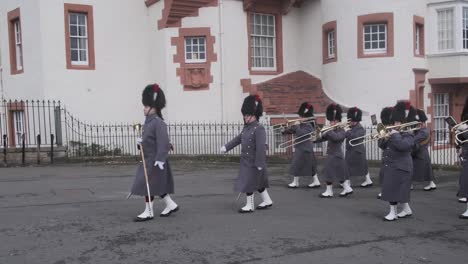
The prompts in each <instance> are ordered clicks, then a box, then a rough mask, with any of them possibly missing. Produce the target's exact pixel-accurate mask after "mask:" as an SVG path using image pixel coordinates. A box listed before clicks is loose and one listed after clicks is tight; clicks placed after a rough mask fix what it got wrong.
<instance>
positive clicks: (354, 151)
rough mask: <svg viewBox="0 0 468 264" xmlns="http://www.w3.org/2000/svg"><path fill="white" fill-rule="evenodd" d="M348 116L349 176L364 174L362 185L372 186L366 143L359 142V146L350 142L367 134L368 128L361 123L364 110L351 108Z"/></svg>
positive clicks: (346, 158)
mask: <svg viewBox="0 0 468 264" xmlns="http://www.w3.org/2000/svg"><path fill="white" fill-rule="evenodd" d="M347 118H348V120H350V129H349V130H348V131H346V154H345V160H346V165H347V166H348V169H349V176H350V177H359V176H361V177H362V176H364V177H365V181H364V182H363V183H362V184H361V187H363V188H365V187H368V186H372V180H371V179H370V176H369V168H368V165H367V158H366V146H365V145H364V144H359V145H357V146H352V145H351V144H350V141H351V140H353V139H355V138H359V137H363V136H365V135H366V130H365V129H364V128H363V127H362V125H361V123H360V122H361V120H362V110H361V109H359V108H357V107H352V108H349V109H348V113H347ZM360 142H362V140H358V141H357V142H356V143H360ZM347 181H348V185H351V182H350V180H347Z"/></svg>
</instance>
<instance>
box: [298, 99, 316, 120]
mask: <svg viewBox="0 0 468 264" xmlns="http://www.w3.org/2000/svg"><path fill="white" fill-rule="evenodd" d="M297 114H298V115H299V116H300V117H312V116H314V107H313V106H312V105H311V104H309V103H308V102H304V103H302V104H301V106H300V107H299V110H298V111H297Z"/></svg>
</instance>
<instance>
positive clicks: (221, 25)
mask: <svg viewBox="0 0 468 264" xmlns="http://www.w3.org/2000/svg"><path fill="white" fill-rule="evenodd" d="M223 2H224V1H223V0H218V23H219V25H218V31H219V37H218V38H219V56H218V61H219V89H220V97H221V98H220V99H221V122H224V120H225V116H224V115H225V113H224V112H225V111H224V62H223V57H224V56H223V52H224V41H223V37H224V17H223V7H224V4H223Z"/></svg>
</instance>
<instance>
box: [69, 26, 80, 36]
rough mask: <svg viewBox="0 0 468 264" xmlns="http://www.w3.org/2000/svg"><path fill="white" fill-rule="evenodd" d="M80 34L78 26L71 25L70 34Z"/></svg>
mask: <svg viewBox="0 0 468 264" xmlns="http://www.w3.org/2000/svg"><path fill="white" fill-rule="evenodd" d="M77 34H78V29H77V28H76V26H70V36H76V35H77Z"/></svg>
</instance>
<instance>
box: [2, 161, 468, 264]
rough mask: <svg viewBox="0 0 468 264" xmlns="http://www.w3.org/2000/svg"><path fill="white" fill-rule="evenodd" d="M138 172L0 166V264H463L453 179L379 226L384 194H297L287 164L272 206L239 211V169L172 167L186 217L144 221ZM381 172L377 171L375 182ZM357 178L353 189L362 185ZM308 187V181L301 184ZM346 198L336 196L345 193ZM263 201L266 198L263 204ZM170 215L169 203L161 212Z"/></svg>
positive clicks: (275, 170) (447, 175) (441, 179)
mask: <svg viewBox="0 0 468 264" xmlns="http://www.w3.org/2000/svg"><path fill="white" fill-rule="evenodd" d="M135 168H136V165H135V164H131V165H109V164H107V165H106V164H99V165H81V164H73V165H62V166H54V167H26V168H1V169H0V241H1V242H0V263H1V264H16V263H28V264H29V263H41V264H44V263H51V264H68V263H92V264H105V263H113V264H114V263H177V264H180V263H216V264H218V263H229V264H234V263H251V264H257V263H289V264H293V263H301V264H302V263H320V264H326V263H347V264H348V263H359V264H366V263H369V264H370V263H372V264H376V263H464V262H466V261H467V259H468V250H467V248H468V228H467V227H468V221H466V220H460V219H458V215H459V214H460V213H461V212H462V211H463V210H464V209H465V205H463V204H459V203H457V199H456V197H455V193H456V190H457V174H458V173H457V172H456V171H436V172H435V173H436V176H437V177H438V189H437V190H436V191H433V192H429V193H428V192H423V191H421V188H422V187H423V186H422V185H420V186H416V187H417V188H416V190H414V191H413V192H412V208H413V212H414V214H413V217H412V218H410V219H400V220H398V221H397V222H391V223H389V222H384V221H382V217H383V216H384V215H385V214H386V213H387V210H388V206H387V204H386V203H384V202H382V201H380V200H377V199H376V198H375V197H376V195H377V193H378V192H379V187H378V186H374V187H372V188H368V189H361V188H355V191H354V194H353V195H351V196H350V197H348V198H338V197H335V198H333V199H320V198H318V195H319V193H320V192H322V191H323V188H322V189H320V190H309V189H306V188H301V189H296V190H291V189H287V188H286V187H285V185H286V184H287V183H288V182H289V181H290V178H289V177H288V176H287V175H286V172H287V166H286V165H281V164H277V165H271V166H270V167H269V172H270V184H271V188H270V190H269V192H270V195H271V197H272V199H273V201H274V206H273V207H272V208H271V209H269V210H264V211H255V212H254V213H252V214H238V213H237V209H238V208H240V207H242V206H243V203H244V202H245V198H244V197H242V198H241V199H240V200H239V201H237V202H236V197H237V194H235V193H233V191H232V187H233V179H234V178H235V176H236V174H237V168H238V164H236V163H203V162H184V161H177V162H174V163H173V168H174V173H175V175H176V176H175V184H176V185H175V186H176V194H175V195H174V196H173V197H174V200H175V201H176V202H177V203H178V204H179V205H180V208H181V210H180V211H179V212H177V213H175V214H174V215H172V216H171V217H169V218H159V217H156V218H155V219H154V220H152V221H149V222H145V223H134V222H132V219H133V218H134V217H135V216H136V215H137V214H139V213H140V212H141V211H142V210H143V209H144V203H143V201H142V199H141V198H137V197H133V198H131V199H129V200H125V197H126V194H127V192H128V190H129V188H130V186H131V183H132V180H133V176H134V172H135ZM377 172H378V170H377V169H375V168H373V169H372V170H371V176H372V177H373V178H374V179H375V178H376V176H377V174H378V173H377ZM360 181H361V180H356V181H355V182H354V184H359V183H360ZM305 183H306V182H304V185H305ZM338 192H339V189H335V193H338ZM256 200H257V202H256V204H258V203H259V196H257V197H256ZM162 209H163V203H162V201H157V202H156V203H155V211H156V213H159V212H160V211H162Z"/></svg>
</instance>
